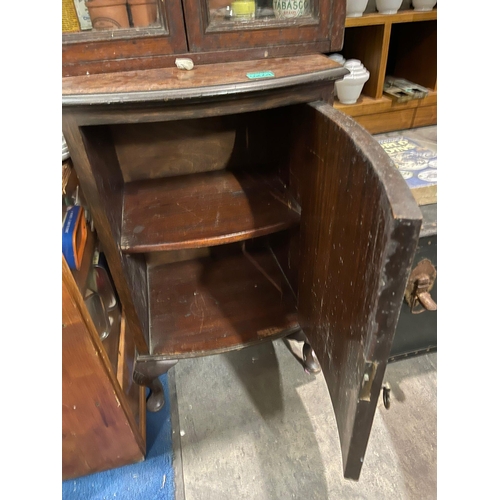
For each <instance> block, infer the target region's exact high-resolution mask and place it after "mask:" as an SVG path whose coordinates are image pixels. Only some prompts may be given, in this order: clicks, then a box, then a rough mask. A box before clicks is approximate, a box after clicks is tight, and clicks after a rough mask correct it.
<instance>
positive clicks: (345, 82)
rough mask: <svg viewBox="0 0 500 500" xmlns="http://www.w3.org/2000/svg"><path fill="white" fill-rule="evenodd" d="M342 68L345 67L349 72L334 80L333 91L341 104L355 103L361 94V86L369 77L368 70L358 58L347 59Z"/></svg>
mask: <svg viewBox="0 0 500 500" xmlns="http://www.w3.org/2000/svg"><path fill="white" fill-rule="evenodd" d="M344 68H347V69H348V70H349V71H350V73H349V74H348V75H346V76H344V78H343V79H342V80H337V81H336V82H335V92H336V94H337V97H338V99H339V101H340V102H341V103H342V104H355V103H356V101H357V100H358V99H359V96H360V95H361V91H362V90H363V86H364V85H365V83H366V82H367V81H368V79H369V78H370V72H369V71H368V70H367V69H366V68H365V67H364V66H363V65H362V64H361V61H359V60H358V59H348V60H347V61H346V62H345V64H344Z"/></svg>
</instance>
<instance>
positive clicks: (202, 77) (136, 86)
mask: <svg viewBox="0 0 500 500" xmlns="http://www.w3.org/2000/svg"><path fill="white" fill-rule="evenodd" d="M269 71H270V72H272V73H273V74H274V76H271V77H262V78H250V77H248V76H247V75H248V74H249V73H250V74H252V73H262V72H269ZM347 72H348V71H347V70H346V69H344V68H343V67H342V66H341V65H340V64H339V63H337V62H335V61H332V60H331V59H329V58H328V57H326V56H325V55H323V54H312V55H307V56H298V57H282V58H275V59H259V60H255V61H238V62H231V63H217V64H205V65H200V66H195V67H194V69H192V70H182V69H178V68H177V67H171V68H161V69H150V70H143V71H126V72H120V73H104V74H97V75H84V76H73V77H66V78H63V80H62V95H63V105H84V104H106V103H119V102H146V101H161V100H170V99H187V98H195V97H196V98H199V97H208V96H216V95H227V94H239V93H242V92H252V91H260V90H267V89H275V88H280V87H287V86H291V85H299V84H303V83H309V82H316V81H324V80H336V79H338V78H341V77H342V76H344V75H345V74H347Z"/></svg>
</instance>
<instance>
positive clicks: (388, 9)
mask: <svg viewBox="0 0 500 500" xmlns="http://www.w3.org/2000/svg"><path fill="white" fill-rule="evenodd" d="M402 3H403V0H376V2H375V5H376V6H377V10H378V11H379V12H380V13H381V14H396V12H397V11H398V10H399V8H400V7H401V4H402Z"/></svg>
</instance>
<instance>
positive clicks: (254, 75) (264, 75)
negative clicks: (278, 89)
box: [247, 71, 274, 80]
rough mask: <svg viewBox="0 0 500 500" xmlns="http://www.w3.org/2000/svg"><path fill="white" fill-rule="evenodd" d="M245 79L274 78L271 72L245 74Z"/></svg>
mask: <svg viewBox="0 0 500 500" xmlns="http://www.w3.org/2000/svg"><path fill="white" fill-rule="evenodd" d="M247 77H248V78H250V79H252V80H255V79H256V78H274V73H273V72H272V71H258V72H256V73H247Z"/></svg>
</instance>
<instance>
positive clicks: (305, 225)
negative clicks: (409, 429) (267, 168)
mask: <svg viewBox="0 0 500 500" xmlns="http://www.w3.org/2000/svg"><path fill="white" fill-rule="evenodd" d="M294 119H295V120H296V121H297V123H299V124H302V125H300V126H298V127H297V128H296V135H295V140H292V144H293V147H292V151H291V154H290V158H291V160H292V175H291V181H292V186H291V188H292V190H293V191H294V192H295V193H296V196H297V197H298V199H299V201H300V204H301V207H302V212H301V225H300V260H299V284H298V313H299V323H300V326H301V327H302V328H303V330H304V331H305V333H306V335H307V337H308V339H309V341H310V342H311V345H312V347H313V348H314V349H315V352H316V354H317V357H318V359H319V361H320V363H321V367H322V369H323V373H324V376H325V380H326V382H327V385H328V389H329V391H330V395H331V397H332V402H333V405H334V409H335V414H336V418H337V424H338V429H339V435H340V442H341V448H342V456H343V464H344V475H345V476H346V477H347V478H352V479H357V478H359V474H360V471H361V467H362V464H363V459H364V454H365V451H366V446H367V442H368V437H369V434H370V430H371V425H372V421H373V416H374V413H375V409H376V406H377V402H378V400H379V395H380V390H381V384H382V379H383V375H384V372H385V366H386V363H387V359H388V356H389V351H390V348H391V344H392V338H393V336H394V332H395V327H396V323H397V319H398V315H399V311H400V307H401V303H402V299H403V292H404V288H405V285H406V281H407V277H408V273H409V270H410V266H411V261H412V258H413V254H414V252H415V249H416V244H417V238H418V232H419V229H420V224H421V213H420V211H419V209H418V206H417V205H416V203H415V201H414V199H413V196H412V195H411V192H410V190H409V188H408V186H407V185H406V183H405V181H404V179H403V178H402V177H401V175H400V174H399V172H398V171H397V170H396V168H395V167H394V165H393V164H392V163H391V161H390V160H389V158H388V157H387V155H386V154H385V153H384V151H383V150H382V149H381V148H380V146H379V145H378V144H377V143H376V141H375V140H374V139H373V138H372V137H371V136H370V135H369V134H368V133H367V132H366V131H365V130H363V129H362V128H361V127H360V126H359V125H357V124H356V123H355V122H354V121H353V120H352V119H351V118H349V117H347V116H346V115H344V114H342V113H340V112H338V111H336V110H334V109H333V108H332V107H331V106H328V105H326V104H324V103H315V104H313V105H307V106H302V107H301V108H300V109H297V110H294ZM304 123H307V127H304V126H303V124H304Z"/></svg>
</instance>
